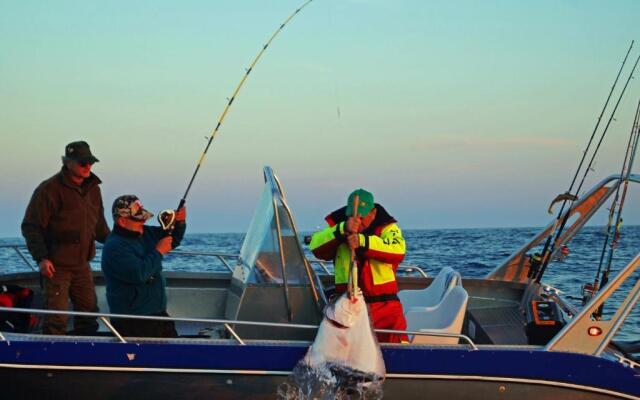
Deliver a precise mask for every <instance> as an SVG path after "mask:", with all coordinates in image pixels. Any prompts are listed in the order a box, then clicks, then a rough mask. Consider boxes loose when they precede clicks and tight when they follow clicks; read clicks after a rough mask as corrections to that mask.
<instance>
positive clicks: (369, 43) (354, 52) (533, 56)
mask: <svg viewBox="0 0 640 400" xmlns="http://www.w3.org/2000/svg"><path fill="white" fill-rule="evenodd" d="M299 4H301V2H299V1H289V0H287V1H285V0H280V1H275V0H261V1H241V0H238V1H215V2H211V1H181V2H166V1H140V2H129V1H127V2H125V1H108V2H104V1H103V2H97V1H55V2H45V1H5V0H0V145H1V148H2V149H3V156H2V157H0V169H1V171H2V174H1V175H0V193H1V194H0V205H1V206H2V207H0V220H1V221H2V224H1V225H0V237H7V236H18V235H19V224H20V221H21V218H22V215H23V213H24V208H25V206H26V203H27V201H28V199H29V197H30V195H31V193H32V191H33V189H34V188H35V186H37V184H38V183H39V182H40V181H42V180H43V179H45V178H47V177H49V176H51V175H52V174H53V173H54V172H56V170H57V169H58V168H59V165H60V155H61V154H62V150H63V147H64V145H65V144H66V143H68V142H70V141H73V140H77V139H85V140H87V141H88V142H89V143H90V144H91V146H92V148H93V150H94V153H95V154H96V155H97V156H98V157H99V158H100V159H101V162H100V163H99V164H97V165H96V167H95V169H94V172H95V173H96V174H98V175H99V176H100V177H101V178H102V179H103V181H104V184H103V193H104V200H105V204H107V207H109V205H110V204H111V202H112V200H113V198H115V197H116V196H117V195H120V194H123V193H136V194H139V195H140V197H141V198H142V200H143V202H144V203H145V204H146V205H147V206H148V207H149V208H150V209H152V210H153V211H158V210H159V209H162V208H168V207H174V206H175V205H176V204H177V202H178V200H179V198H180V196H181V195H182V193H183V192H184V190H185V187H186V184H187V182H188V179H189V178H190V176H191V174H192V172H193V169H194V167H195V163H196V161H197V159H198V158H199V156H200V154H201V152H202V150H203V148H204V146H205V144H206V141H205V136H206V137H208V136H209V134H210V132H211V129H212V128H213V127H214V126H215V123H216V121H217V119H218V116H219V114H220V112H221V111H222V109H223V107H224V105H225V103H226V97H227V96H229V95H230V94H231V93H232V91H233V89H234V88H235V86H236V85H237V83H238V81H239V80H240V78H241V77H242V74H243V68H244V67H246V66H248V64H249V63H250V62H251V60H252V59H253V58H254V57H255V55H256V53H257V52H258V50H259V49H260V47H261V46H262V44H264V42H265V41H266V40H267V39H268V37H269V36H270V35H271V33H272V32H273V30H274V29H275V28H276V27H277V26H278V25H279V24H280V23H281V22H282V21H283V20H284V19H285V18H286V17H287V16H288V15H289V14H290V13H291V12H292V11H293V10H294V9H295V8H296V7H297V6H298V5H299ZM638 16H640V2H638V1H631V0H630V1H611V2H599V1H535V2H533V1H531V2H515V1H491V2H489V1H487V2H484V1H483V2H481V1H434V2H432V1H402V0H399V1H378V0H372V1H365V0H315V1H314V2H313V3H311V4H310V5H309V6H308V7H307V8H306V9H305V10H303V12H302V13H300V14H299V15H298V16H297V17H296V18H295V19H294V20H293V21H292V22H291V23H290V25H288V26H287V27H286V28H285V30H284V31H283V32H282V34H281V35H280V36H279V37H278V38H276V40H275V41H274V43H273V45H272V46H271V47H270V48H269V50H268V51H267V53H266V54H265V56H264V57H263V59H262V60H261V62H260V63H259V64H258V65H257V66H256V68H255V70H254V72H253V73H252V74H251V77H250V78H249V81H248V82H247V84H246V85H245V87H244V88H243V90H242V92H240V95H239V96H238V99H237V100H236V102H235V103H234V106H233V107H232V109H231V112H230V114H229V117H228V118H227V121H226V122H225V125H223V127H222V129H221V131H220V134H219V135H218V137H217V138H216V140H215V141H214V143H213V145H212V148H211V150H210V151H209V153H208V155H207V158H206V160H205V163H204V166H203V168H202V169H201V172H200V174H199V175H198V177H197V180H196V182H195V184H194V187H193V189H192V191H191V193H190V195H189V198H188V204H189V212H190V218H189V220H190V230H191V232H227V231H244V230H246V228H247V227H248V224H249V220H250V218H251V215H252V213H253V208H254V205H255V203H256V202H257V200H258V196H259V192H260V190H261V187H262V177H261V168H262V166H263V165H271V166H272V167H273V168H274V169H275V171H276V173H278V174H279V176H280V178H281V179H282V181H283V183H284V185H285V188H286V189H287V194H288V198H289V202H290V205H291V207H292V209H293V211H294V214H295V215H296V217H297V222H298V225H299V227H300V228H301V229H313V228H315V227H316V226H317V225H320V224H322V218H323V217H324V215H325V214H326V212H328V211H330V210H332V209H334V208H336V207H338V206H341V205H342V204H343V203H344V202H345V199H346V196H347V194H348V192H349V191H350V190H351V189H352V188H355V187H365V188H368V189H369V190H371V191H373V192H374V194H376V196H377V199H378V200H380V201H381V202H382V203H384V204H385V205H386V206H387V208H388V209H389V211H390V212H391V213H392V214H393V215H395V216H396V217H397V218H398V219H399V220H400V222H401V225H402V226H404V227H407V228H440V227H484V226H539V225H543V224H544V223H546V222H547V221H548V220H549V216H548V215H547V214H546V207H547V205H548V202H549V201H550V200H551V199H552V198H553V197H554V196H555V195H556V194H557V193H559V192H562V191H564V190H566V187H567V186H568V184H569V181H570V179H571V177H572V175H573V173H574V171H575V168H576V165H577V162H578V159H579V156H580V152H581V151H582V150H583V149H584V146H585V144H586V141H587V139H588V136H589V135H590V133H591V130H592V128H593V125H594V123H595V120H596V118H597V116H598V114H599V112H600V108H601V107H602V104H603V103H604V100H605V97H606V95H607V93H608V91H609V89H610V87H611V84H612V82H613V79H614V77H615V74H616V72H617V70H618V68H619V66H620V63H621V61H622V58H623V56H624V53H625V51H626V49H627V48H628V46H629V43H630V41H631V40H632V39H640V28H639V26H640V25H639V24H638ZM639 52H640V43H636V46H635V49H634V52H633V53H632V57H634V58H635V56H637V55H638V54H639ZM629 64H631V63H629ZM628 67H630V65H628ZM627 74H628V68H627V69H626V70H625V72H624V73H623V78H626V76H627ZM621 86H622V84H620V87H621ZM639 98H640V81H638V80H637V79H636V80H634V81H632V83H631V84H630V86H629V89H628V95H627V96H626V98H625V99H624V100H623V102H622V103H621V106H620V110H619V114H618V118H617V121H616V122H614V123H613V124H612V127H611V131H610V133H609V135H610V136H609V138H608V140H607V141H606V142H605V144H604V145H603V149H602V156H601V157H600V158H599V159H598V161H597V163H596V168H595V173H594V174H593V175H592V178H591V179H590V180H589V181H588V183H589V184H591V183H593V182H594V181H595V180H599V179H600V178H602V177H603V176H605V175H608V174H610V173H614V172H617V171H619V169H620V166H619V163H620V162H621V159H622V158H621V157H622V152H623V151H624V146H625V145H626V140H627V135H628V133H629V130H630V128H631V123H632V117H633V112H634V110H635V105H636V104H637V102H638V99H639ZM636 170H638V169H636ZM588 186H589V185H588ZM638 195H640V191H638V190H637V189H635V190H633V191H632V192H631V198H630V200H629V201H630V203H628V206H627V211H628V214H627V215H628V218H626V219H625V220H626V221H627V222H629V223H639V222H640V212H639V211H638V210H639V208H638V207H637V206H634V203H633V201H634V200H635V201H636V202H637V199H638ZM636 204H637V203H636ZM602 221H603V219H602V218H601V219H600V222H602Z"/></svg>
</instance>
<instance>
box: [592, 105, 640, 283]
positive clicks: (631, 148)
mask: <svg viewBox="0 0 640 400" xmlns="http://www.w3.org/2000/svg"><path fill="white" fill-rule="evenodd" d="M639 112H640V103H638V108H637V109H636V115H635V117H634V118H633V125H632V127H631V134H630V135H629V143H627V151H626V153H625V157H624V161H623V163H622V170H621V171H620V179H621V180H622V179H624V184H625V185H624V191H623V194H622V200H621V202H620V206H623V205H624V198H625V197H626V189H627V186H628V177H629V173H630V171H631V167H632V165H633V158H634V156H635V150H634V149H635V146H637V143H636V139H637V138H636V129H637V125H638V116H639ZM629 156H631V159H630V165H629V166H627V161H628V160H629ZM625 171H627V173H626V174H625ZM620 186H622V185H618V187H617V188H616V194H615V196H614V199H613V202H612V203H611V208H610V209H609V218H608V219H607V229H606V236H605V240H604V245H603V247H602V253H601V254H600V262H599V263H598V271H597V272H596V276H595V280H594V282H593V291H594V292H595V291H597V290H598V288H599V282H600V279H599V277H600V272H601V269H602V265H603V262H604V257H605V254H606V250H607V245H608V242H609V237H610V236H611V227H612V226H614V224H613V220H614V216H615V214H616V207H617V205H618V199H619V198H620ZM618 214H620V212H618ZM619 216H620V215H619ZM615 219H616V226H617V225H618V224H619V221H618V218H615ZM614 239H615V238H614ZM612 246H613V244H612ZM603 279H604V275H603ZM602 284H603V286H604V285H605V284H606V283H605V282H604V280H603V282H602Z"/></svg>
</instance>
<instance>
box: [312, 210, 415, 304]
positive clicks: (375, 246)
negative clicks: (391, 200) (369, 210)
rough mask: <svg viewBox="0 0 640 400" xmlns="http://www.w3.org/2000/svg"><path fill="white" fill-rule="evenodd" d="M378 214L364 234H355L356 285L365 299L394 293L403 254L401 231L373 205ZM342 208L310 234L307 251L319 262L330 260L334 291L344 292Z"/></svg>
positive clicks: (346, 248)
mask: <svg viewBox="0 0 640 400" xmlns="http://www.w3.org/2000/svg"><path fill="white" fill-rule="evenodd" d="M376 208H377V209H378V214H377V215H376V219H375V220H374V221H373V222H372V224H371V226H369V227H368V228H367V229H366V230H365V231H364V232H362V233H360V234H359V238H360V247H359V248H358V250H356V255H357V259H358V274H359V276H358V285H359V286H360V288H362V291H363V293H364V295H365V296H379V295H386V294H396V293H397V292H398V285H397V282H396V270H397V269H398V265H399V264H400V263H401V262H402V260H403V259H404V256H405V252H406V246H405V241H404V238H403V237H402V231H401V230H400V228H399V227H398V225H397V224H396V220H395V219H394V218H393V217H391V216H390V215H389V214H388V213H387V212H386V210H385V209H384V208H383V207H382V206H380V205H379V204H376ZM345 209H346V207H343V208H341V209H339V210H336V211H334V212H333V213H332V214H331V215H329V216H328V217H327V218H326V220H327V222H328V223H329V226H328V227H327V228H325V229H323V230H321V231H318V232H316V233H314V234H313V236H312V237H311V243H310V245H309V248H310V249H311V251H312V252H313V254H314V255H315V256H316V257H317V258H319V259H322V260H327V261H329V260H332V261H333V265H334V270H335V284H336V291H338V292H342V291H344V290H346V284H347V282H348V279H349V262H350V260H351V250H350V249H349V246H348V245H347V244H346V243H345V236H344V224H345V220H346V216H345V215H344V210H345Z"/></svg>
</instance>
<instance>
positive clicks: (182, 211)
mask: <svg viewBox="0 0 640 400" xmlns="http://www.w3.org/2000/svg"><path fill="white" fill-rule="evenodd" d="M186 220H187V207H182V208H179V209H177V210H176V221H177V222H184V221H186Z"/></svg>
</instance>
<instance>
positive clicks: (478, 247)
mask: <svg viewBox="0 0 640 400" xmlns="http://www.w3.org/2000/svg"><path fill="white" fill-rule="evenodd" d="M540 230H541V228H490V229H482V228H478V229H438V230H405V231H404V236H405V239H406V242H407V256H406V259H405V262H406V263H409V264H414V265H418V266H420V267H421V268H423V269H424V270H425V271H426V272H427V273H428V274H429V275H432V276H434V275H435V274H437V273H438V271H439V270H440V269H441V268H442V267H444V266H450V267H452V268H454V269H455V270H457V271H459V272H460V273H461V274H462V276H463V277H483V276H484V275H486V274H487V273H489V272H490V271H491V270H493V268H495V267H496V266H497V265H499V264H501V263H502V262H503V261H504V260H505V259H506V258H507V257H508V256H509V255H510V254H512V253H513V252H515V251H517V250H518V249H519V248H520V247H521V246H523V245H524V244H526V243H527V242H528V241H529V240H530V239H531V238H532V237H533V236H535V235H536V234H537V233H538V232H539V231H540ZM303 234H305V233H303ZM604 236H605V232H604V228H603V227H586V228H584V229H583V230H582V232H580V234H578V235H577V236H576V237H575V238H574V239H573V241H572V242H571V243H569V248H570V255H569V256H568V257H567V258H566V259H565V260H564V261H563V262H557V261H556V262H553V263H551V264H550V265H549V268H548V270H547V272H546V274H545V276H544V279H543V282H544V283H546V284H549V285H551V286H553V287H555V288H557V289H559V290H561V291H562V292H563V293H564V295H565V296H567V297H569V298H575V300H572V301H573V302H574V303H576V305H579V303H580V302H579V301H578V300H577V298H579V297H581V286H582V285H583V284H585V283H592V282H593V280H594V276H595V273H596V270H597V268H598V263H599V260H600V254H601V252H602V244H603V240H604ZM243 239H244V234H239V233H228V234H191V235H190V234H187V235H186V236H185V238H184V240H183V243H182V246H181V247H180V250H183V251H203V252H221V253H232V254H237V253H239V251H240V248H241V246H242V241H243ZM23 243H24V242H23V240H22V238H5V239H0V245H9V244H23ZM305 247H306V246H305ZM638 252H640V226H623V227H622V234H621V238H620V243H619V245H618V247H617V249H616V252H615V256H614V260H613V268H612V273H611V277H613V276H615V273H617V271H619V270H620V269H621V268H622V267H624V266H625V265H626V264H627V263H628V262H629V261H631V259H632V258H633V257H634V256H635V255H636V254H638ZM25 254H26V252H25ZM29 259H30V257H29ZM92 266H93V268H94V269H100V264H99V253H98V257H97V258H96V261H94V263H93V265H92ZM164 267H165V269H166V270H172V271H227V269H226V268H225V266H224V265H223V264H222V263H221V262H220V261H218V260H217V259H215V258H212V257H206V256H202V257H178V256H171V257H167V258H166V260H165V262H164ZM29 270H30V268H29V267H28V266H27V265H26V263H25V262H24V261H23V260H22V259H21V258H20V257H19V256H18V254H17V253H16V252H15V250H13V249H11V248H0V273H2V274H5V273H11V272H20V271H29ZM639 278H640V271H636V272H635V273H634V275H633V276H632V277H631V279H628V280H627V282H626V284H625V285H624V286H623V288H622V289H623V290H618V293H616V294H615V295H614V297H613V300H614V301H612V302H609V303H607V305H606V307H605V314H611V313H612V311H614V304H613V303H619V302H620V301H621V299H623V298H624V295H625V293H624V292H626V291H628V290H629V289H630V288H631V287H632V286H633V285H634V284H635V282H636V280H638V279H639ZM616 338H617V339H620V340H640V305H638V304H636V306H635V308H634V310H633V312H632V313H631V315H630V317H629V318H628V319H627V321H626V322H625V324H624V325H623V327H622V329H621V331H620V332H619V333H618V335H617V337H616Z"/></svg>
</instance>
